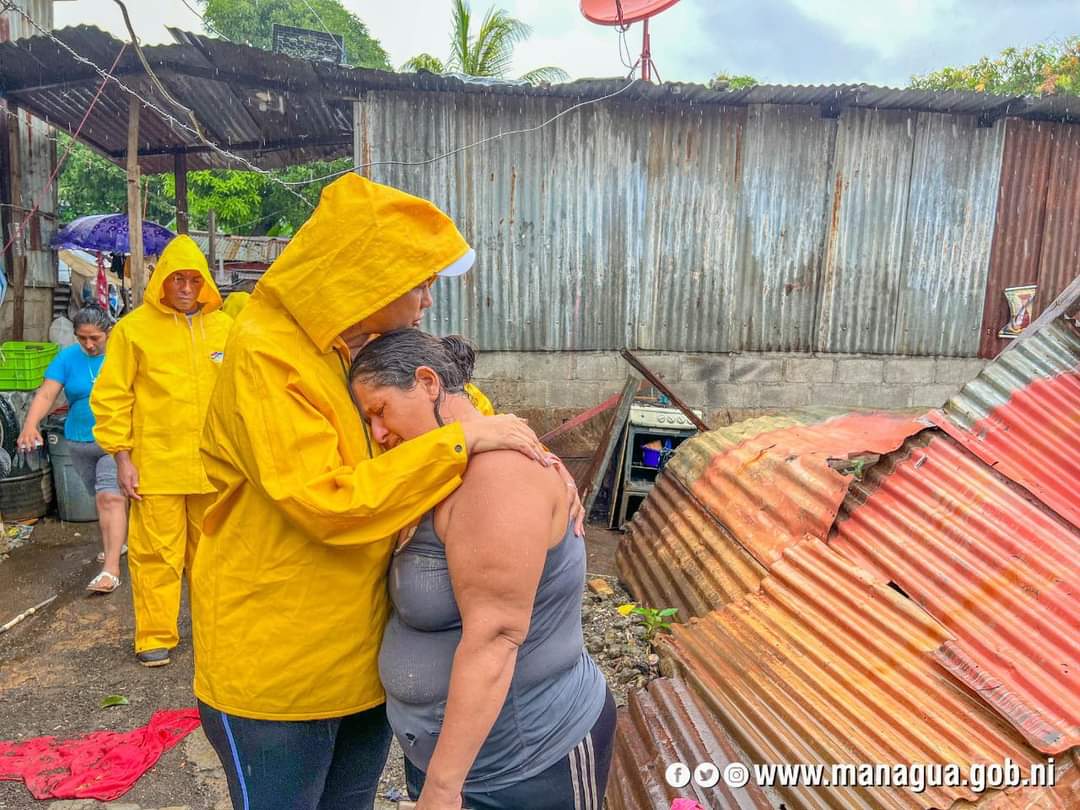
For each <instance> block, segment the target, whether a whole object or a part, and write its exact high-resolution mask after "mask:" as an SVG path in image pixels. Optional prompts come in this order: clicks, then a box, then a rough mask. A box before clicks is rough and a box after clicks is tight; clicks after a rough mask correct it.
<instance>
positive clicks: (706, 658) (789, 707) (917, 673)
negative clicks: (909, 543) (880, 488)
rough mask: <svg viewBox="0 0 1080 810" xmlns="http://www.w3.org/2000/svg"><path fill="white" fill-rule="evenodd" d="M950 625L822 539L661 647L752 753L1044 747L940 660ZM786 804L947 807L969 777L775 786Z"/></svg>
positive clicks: (884, 756) (970, 752)
mask: <svg viewBox="0 0 1080 810" xmlns="http://www.w3.org/2000/svg"><path fill="white" fill-rule="evenodd" d="M952 640H953V637H952V635H951V634H950V633H949V632H948V631H947V630H945V629H944V628H943V627H942V626H941V625H940V624H939V623H937V622H936V621H934V620H933V619H931V618H930V617H929V616H928V615H927V614H926V613H924V612H923V611H922V610H920V609H919V608H918V607H916V606H915V605H914V604H913V603H912V602H910V601H909V600H907V599H905V598H904V597H902V596H901V595H900V594H898V593H896V592H895V591H894V590H892V589H891V588H889V587H887V586H885V585H881V584H879V583H876V582H874V581H873V580H872V579H871V578H870V577H869V576H868V575H867V574H866V573H865V572H862V571H861V570H859V569H858V568H855V567H854V566H852V565H851V564H850V563H848V562H846V561H845V560H843V559H842V558H841V557H840V556H839V555H838V554H837V553H835V552H833V551H831V550H830V549H829V548H828V547H826V545H825V544H824V543H822V542H820V541H816V540H815V541H808V542H805V543H801V544H799V545H797V546H794V547H791V548H789V549H787V550H786V551H785V552H784V553H783V556H782V558H781V559H779V560H777V562H776V563H775V564H774V565H773V566H772V567H771V569H770V576H769V577H768V578H767V579H765V580H764V582H763V583H762V589H761V592H760V593H758V594H754V595H751V596H748V597H747V598H745V599H743V600H740V601H738V602H735V603H733V604H731V605H728V606H727V607H725V608H723V609H721V610H717V611H714V612H713V613H710V614H709V615H708V616H706V617H704V618H702V619H694V620H692V621H691V622H690V624H689V625H677V626H675V628H674V634H673V636H672V637H671V638H670V639H667V638H665V639H664V640H663V641H662V642H661V647H660V650H661V655H662V657H663V658H664V659H665V660H666V661H667V662H668V663H669V664H670V665H671V666H672V667H673V669H674V674H676V675H677V676H679V677H681V678H683V679H685V680H686V682H687V683H688V684H689V686H690V687H691V689H692V690H693V691H694V693H695V694H696V695H697V696H698V697H699V698H700V699H701V701H702V703H703V704H704V705H705V706H707V707H708V711H709V713H710V714H711V715H712V718H713V719H714V720H718V721H719V724H720V725H722V726H723V728H724V729H725V730H726V731H727V733H728V735H729V736H730V738H731V739H732V740H733V741H734V742H735V743H736V744H737V745H738V747H739V748H740V749H741V750H742V751H743V752H745V754H746V756H747V758H748V760H749V761H750V762H754V763H783V762H794V763H824V764H829V763H851V762H854V763H860V762H862V763H891V764H903V763H927V762H937V763H957V764H959V765H961V766H962V767H967V766H968V765H969V764H971V763H975V762H1000V761H1003V760H1004V758H1005V757H1009V758H1011V759H1012V760H1013V761H1014V762H1016V763H1017V764H1019V765H1021V767H1024V766H1025V765H1026V764H1027V763H1032V762H1038V761H1040V754H1039V753H1038V752H1037V751H1036V750H1035V749H1034V748H1032V747H1031V746H1029V745H1027V744H1026V743H1025V742H1024V740H1023V739H1022V738H1021V737H1020V736H1019V735H1018V734H1016V732H1015V730H1014V729H1012V727H1010V726H1009V725H1007V724H1005V723H1003V722H1002V720H1001V718H1000V717H998V716H997V715H996V714H995V713H994V712H993V711H992V710H991V709H990V708H989V706H987V705H986V704H985V703H983V702H982V701H981V700H980V699H979V698H978V697H976V696H975V695H974V694H972V693H970V692H968V691H967V690H965V689H964V688H962V687H961V686H960V685H959V684H958V683H957V682H956V681H955V680H954V679H953V677H952V675H951V674H949V673H948V672H946V671H945V669H943V668H942V667H941V666H940V665H939V664H938V663H937V662H936V661H935V660H934V657H933V655H934V653H935V651H938V650H939V649H940V648H941V647H942V646H943V645H944V644H946V643H948V642H950V641H952ZM777 792H778V793H779V794H780V795H781V798H782V799H783V800H784V801H786V802H788V803H789V806H791V807H798V808H800V810H802V808H824V807H831V808H844V809H845V810H846V809H847V808H852V807H877V808H926V807H949V806H950V805H951V804H952V803H953V802H954V801H957V800H960V799H968V800H975V799H976V798H978V797H977V796H976V795H975V794H973V793H972V792H971V791H970V790H969V789H968V788H929V789H927V791H926V792H925V793H923V794H918V795H917V794H913V793H911V792H908V791H906V790H904V789H901V788H891V789H885V788H856V789H844V790H825V789H820V788H805V787H800V788H777Z"/></svg>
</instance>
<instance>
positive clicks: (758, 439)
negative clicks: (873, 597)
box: [633, 413, 926, 607]
mask: <svg viewBox="0 0 1080 810" xmlns="http://www.w3.org/2000/svg"><path fill="white" fill-rule="evenodd" d="M925 427H926V424H925V423H923V422H921V421H919V420H916V419H915V418H913V417H911V416H906V415H902V414H888V413H873V414H845V415H843V416H838V417H834V418H831V419H827V420H825V421H823V422H819V423H816V424H808V425H795V426H790V427H783V428H781V429H779V430H775V431H766V432H762V433H760V434H759V435H756V436H754V437H753V438H750V439H747V440H745V441H742V442H740V443H738V444H736V445H735V446H731V443H730V441H729V439H728V437H727V436H725V435H723V434H718V435H714V432H709V433H705V434H701V435H699V436H695V437H694V438H693V439H690V440H688V441H686V442H684V443H683V444H682V445H681V446H680V447H679V450H678V452H677V453H676V454H675V456H674V457H673V458H672V459H671V461H670V462H668V465H667V467H666V468H665V474H666V475H669V476H673V477H675V478H677V479H678V480H679V482H680V483H681V484H682V485H683V487H684V488H685V489H686V490H687V491H688V492H689V493H690V494H691V495H692V496H693V497H694V498H695V499H696V500H697V501H698V502H699V503H701V504H702V505H703V506H704V507H705V508H706V509H707V510H708V512H709V514H710V515H712V517H713V519H714V520H716V521H717V522H718V523H719V524H720V525H721V526H722V527H724V529H726V531H727V532H729V533H730V535H731V536H732V537H733V538H734V539H735V540H736V541H738V543H739V544H741V545H742V546H743V547H744V548H745V549H746V550H748V551H749V552H750V553H751V554H752V555H753V556H754V558H755V559H756V560H757V561H758V562H760V563H761V564H762V565H764V566H766V567H769V566H771V565H772V564H773V563H774V562H775V561H776V560H778V559H779V557H780V554H781V552H782V551H783V550H784V549H785V548H787V547H789V546H791V545H793V544H795V543H798V542H800V541H802V540H804V539H806V538H818V539H820V540H824V539H825V538H826V537H828V534H829V529H830V527H831V526H832V523H833V520H834V519H835V518H836V513H837V510H838V509H839V508H840V504H841V503H842V502H843V500H844V496H845V494H846V493H847V488H848V484H849V483H850V481H851V476H850V475H846V474H842V473H841V472H839V471H837V470H836V469H834V467H833V466H832V465H830V463H829V462H830V460H834V459H835V460H842V459H847V458H849V457H855V456H860V455H865V454H880V453H887V452H889V451H891V450H894V449H896V448H897V447H899V446H900V445H901V444H903V442H904V439H906V438H907V437H908V436H911V435H912V434H914V433H917V432H919V431H920V430H923V429H925ZM637 528H638V527H637V526H635V531H637ZM640 528H641V530H642V533H641V534H640V535H633V536H641V537H642V538H644V537H647V536H648V531H647V530H646V529H645V527H644V526H641V527H640ZM712 607H717V605H712Z"/></svg>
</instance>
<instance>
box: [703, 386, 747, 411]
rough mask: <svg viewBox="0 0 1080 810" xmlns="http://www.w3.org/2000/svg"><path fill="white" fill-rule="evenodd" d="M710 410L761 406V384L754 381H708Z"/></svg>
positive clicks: (707, 394)
mask: <svg viewBox="0 0 1080 810" xmlns="http://www.w3.org/2000/svg"><path fill="white" fill-rule="evenodd" d="M705 385H706V401H707V402H708V410H710V411H715V410H721V409H727V408H759V407H761V406H760V405H759V402H760V400H761V391H760V388H761V386H759V385H755V384H753V383H706V384H705Z"/></svg>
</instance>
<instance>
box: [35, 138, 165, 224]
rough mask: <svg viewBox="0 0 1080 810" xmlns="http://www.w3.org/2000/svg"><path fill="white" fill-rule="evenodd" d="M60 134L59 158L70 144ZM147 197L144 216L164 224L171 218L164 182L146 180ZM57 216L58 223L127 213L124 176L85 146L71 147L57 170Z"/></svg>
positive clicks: (57, 145)
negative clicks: (97, 215) (90, 215)
mask: <svg viewBox="0 0 1080 810" xmlns="http://www.w3.org/2000/svg"><path fill="white" fill-rule="evenodd" d="M71 142H72V141H71V138H70V137H69V136H67V135H65V134H64V133H63V132H58V133H57V143H56V147H57V153H58V154H59V155H63V154H64V152H65V151H66V150H67V148H68V145H69V144H70V143H71ZM144 190H145V194H146V196H147V206H146V216H147V218H148V219H151V220H153V221H154V222H160V223H162V224H168V223H169V222H170V221H171V220H172V219H173V217H174V208H173V205H172V198H171V197H167V196H166V194H167V192H166V191H165V183H164V179H163V178H162V177H161V176H160V175H158V176H149V177H147V178H145V180H144ZM56 195H57V201H58V207H57V211H58V216H59V218H60V221H61V222H62V223H65V224H66V223H68V222H71V220H73V219H75V218H77V217H81V216H86V215H88V214H116V213H126V212H127V173H126V172H125V171H124V170H123V169H121V168H120V167H119V166H117V165H116V164H115V163H113V162H112V161H110V160H108V159H106V158H104V157H102V156H101V155H99V154H97V153H96V152H94V151H93V150H91V149H90V148H89V147H88V146H84V145H83V144H81V143H77V142H76V143H75V145H74V146H73V147H72V149H71V153H70V154H69V155H68V157H67V160H66V161H65V162H64V165H63V167H62V168H61V170H60V178H59V182H58V183H57V191H56Z"/></svg>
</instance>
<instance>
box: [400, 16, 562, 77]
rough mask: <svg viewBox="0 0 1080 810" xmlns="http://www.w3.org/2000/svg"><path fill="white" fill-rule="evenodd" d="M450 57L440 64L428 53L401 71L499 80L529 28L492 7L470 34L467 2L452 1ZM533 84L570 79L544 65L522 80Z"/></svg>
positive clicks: (530, 31) (421, 55)
mask: <svg viewBox="0 0 1080 810" xmlns="http://www.w3.org/2000/svg"><path fill="white" fill-rule="evenodd" d="M453 2H454V8H453V14H452V16H451V22H450V25H451V38H450V58H449V59H448V60H446V62H443V61H442V60H440V59H439V58H438V57H435V56H432V55H431V54H429V53H422V54H419V55H417V56H414V57H413V58H412V59H410V60H409V61H408V62H406V63H405V64H404V65H402V70H407V71H415V70H430V71H431V72H432V73H454V72H457V73H464V74H466V75H468V76H488V77H491V78H496V79H501V78H503V77H505V76H506V74H507V73H508V72H509V70H510V62H511V61H512V59H513V56H514V46H516V45H518V44H519V43H521V42H524V41H525V40H526V39H528V38H529V36H530V35H531V34H532V28H531V27H530V26H529V25H528V24H526V23H523V22H522V21H521V20H517V19H514V18H513V17H511V16H510V15H509V14H507V13H506V11H504V10H503V9H501V8H495V7H494V6H492V7H491V8H489V9H488V10H487V13H486V14H484V19H483V20H482V21H481V23H480V30H479V31H477V33H476V36H473V34H472V30H471V29H472V10H471V9H470V8H469V3H468V2H467V0H453ZM521 78H522V79H524V80H525V81H527V82H531V83H532V84H539V83H541V82H561V81H566V80H567V79H568V78H570V77H569V75H568V74H567V72H566V71H565V70H563V69H562V68H557V67H552V66H547V67H541V68H536V69H535V70H530V71H529V72H528V73H526V74H525V75H523V76H522V77H521Z"/></svg>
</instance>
